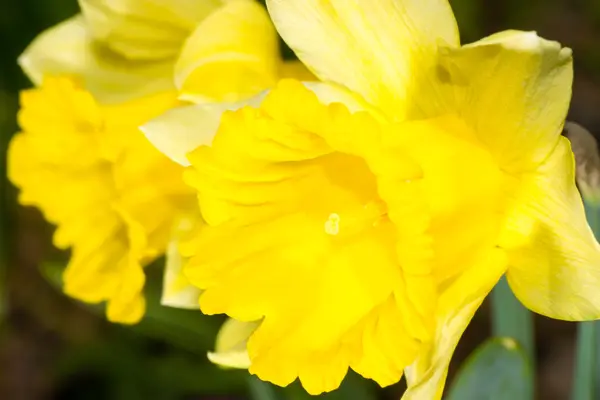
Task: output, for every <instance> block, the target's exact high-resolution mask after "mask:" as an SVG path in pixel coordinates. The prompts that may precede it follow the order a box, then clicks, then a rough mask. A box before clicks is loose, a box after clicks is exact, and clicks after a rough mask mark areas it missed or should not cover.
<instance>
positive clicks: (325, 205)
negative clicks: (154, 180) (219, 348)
mask: <svg viewBox="0 0 600 400" xmlns="http://www.w3.org/2000/svg"><path fill="white" fill-rule="evenodd" d="M267 5H268V7H269V11H270V13H271V16H272V18H273V20H274V22H275V25H276V27H277V29H278V30H279V32H280V34H281V35H282V36H283V38H284V40H285V41H286V42H287V43H288V44H289V45H290V47H291V48H292V49H293V50H294V51H295V52H296V54H297V55H298V57H299V58H300V60H301V61H303V62H304V63H305V64H306V65H307V66H308V67H309V68H310V69H311V70H312V71H313V72H314V73H315V75H316V76H317V77H318V78H320V79H321V80H322V81H323V82H322V83H311V84H306V83H305V84H302V83H300V82H298V81H294V80H283V81H281V82H280V83H279V85H278V86H277V87H276V88H275V89H273V90H272V91H271V92H269V93H268V94H266V95H261V96H259V97H256V98H254V99H253V100H252V101H251V102H249V103H248V105H246V106H244V107H242V108H241V109H239V110H237V111H229V112H226V113H224V114H223V115H222V118H221V120H220V126H219V128H218V130H217V131H216V135H215V132H214V131H211V130H210V129H208V128H207V127H210V126H212V127H214V126H216V123H215V122H214V121H218V116H215V111H218V110H215V109H214V108H210V107H204V108H196V109H195V110H192V111H191V112H190V110H188V111H187V112H185V111H182V112H181V113H180V114H179V115H176V114H170V115H166V116H164V117H162V118H161V119H159V120H157V121H155V122H153V123H151V124H149V125H148V126H147V127H146V128H145V130H146V132H148V135H149V137H152V138H154V139H153V140H154V142H155V144H156V145H157V147H159V148H160V149H161V150H162V151H163V152H165V153H166V154H167V155H169V156H171V157H172V158H174V159H176V160H178V161H180V162H182V163H184V164H191V166H190V167H189V168H188V170H187V175H186V176H187V182H188V183H189V184H190V185H191V186H193V187H194V188H196V190H197V191H198V198H199V202H200V206H201V211H202V214H203V217H204V219H205V220H206V222H207V224H208V227H207V228H206V229H203V230H201V232H200V233H199V234H198V236H197V237H196V238H195V240H193V241H191V242H190V243H188V244H187V245H185V246H183V247H182V252H183V253H184V256H186V257H188V256H189V257H191V259H190V261H189V263H188V264H187V266H186V267H185V273H186V275H187V277H188V278H189V279H190V280H191V282H192V283H194V284H195V285H197V286H198V287H199V288H201V289H203V290H204V292H203V294H202V296H201V298H200V306H201V309H202V310H203V311H204V312H205V313H208V314H218V313H224V314H227V315H229V316H231V317H233V318H235V319H237V320H239V321H254V322H256V321H259V322H260V324H259V325H258V327H257V328H256V329H255V330H254V331H253V332H252V333H251V334H250V335H249V336H250V337H249V339H248V342H247V352H248V361H249V369H250V372H251V373H254V374H256V375H258V376H259V377H260V378H261V379H264V380H267V381H271V382H273V383H275V384H278V385H288V384H290V383H291V382H292V381H294V380H295V379H296V378H299V379H300V381H301V382H302V384H303V386H304V387H305V388H306V390H307V391H308V392H310V393H313V394H317V393H321V392H324V391H330V390H333V389H335V388H337V387H338V386H339V384H340V382H341V381H342V379H343V377H344V376H345V374H346V372H347V370H348V368H352V369H353V370H355V371H356V372H358V373H360V374H361V375H363V376H365V377H367V378H371V379H374V380H375V381H377V382H378V383H379V384H381V385H383V386H385V385H390V384H393V383H395V382H397V381H398V380H399V379H400V378H401V376H402V373H403V371H405V372H406V378H407V382H408V390H407V392H406V394H405V399H428V400H429V399H436V398H440V397H441V394H442V390H443V386H444V380H445V377H446V373H447V368H448V364H449V361H450V358H451V356H452V353H453V351H454V348H455V346H456V344H457V342H458V340H459V338H460V336H461V334H462V332H463V331H464V329H465V328H466V326H467V324H468V323H469V321H470V319H471V317H472V316H473V314H474V312H475V311H476V309H477V308H478V307H479V305H480V304H481V302H482V300H483V298H484V297H485V296H486V295H487V293H488V292H489V291H490V290H491V289H492V287H493V286H494V284H495V283H496V282H497V281H498V279H499V277H500V276H502V275H503V274H504V273H506V274H507V276H508V280H509V282H510V285H511V287H512V289H513V291H514V292H515V294H516V295H517V297H518V298H519V299H520V300H521V301H522V302H523V304H525V305H526V306H527V307H529V308H530V309H532V310H534V311H536V312H538V313H541V314H544V315H547V316H550V317H553V318H559V319H566V320H585V319H595V318H598V317H600V296H599V294H598V293H599V292H598V287H599V286H600V251H599V247H598V244H597V243H596V241H595V239H594V237H593V235H592V233H591V231H590V229H589V227H588V225H587V223H586V220H585V216H584V211H583V207H582V202H581V199H580V196H579V194H578V192H577V190H576V187H575V183H574V162H573V154H572V152H571V148H570V145H569V142H568V140H567V139H566V138H564V137H561V135H560V133H561V129H562V125H563V123H564V118H565V115H566V113H567V109H568V106H569V101H570V96H571V83H572V59H571V50H569V49H567V48H561V46H560V45H559V44H558V43H556V42H552V41H547V40H545V39H542V38H540V37H538V36H537V35H536V34H535V33H534V32H520V31H506V32H501V33H498V34H494V35H492V36H489V37H487V38H485V39H482V40H480V41H478V42H475V43H472V44H468V45H462V46H461V44H460V42H459V35H458V29H457V26H456V22H455V19H454V16H453V14H452V11H451V8H450V6H449V4H448V2H447V1H446V0H377V1H373V0H330V1H320V0H268V1H267ZM207 121H208V122H210V124H208V125H207V124H206V122H207ZM172 132H177V133H178V134H177V135H171V136H170V137H169V135H170V134H171V133H172ZM161 135H162V138H163V140H159V138H160V137H161ZM177 138H179V139H182V138H185V140H177ZM191 143H193V144H194V146H191V145H190V144H191ZM202 143H203V144H204V145H202V146H199V147H197V146H196V145H198V144H202ZM186 146H187V147H186ZM194 147H196V148H194ZM186 154H187V156H186ZM228 336H231V332H228ZM230 341H231V342H236V341H234V340H230ZM236 346H237V345H236Z"/></svg>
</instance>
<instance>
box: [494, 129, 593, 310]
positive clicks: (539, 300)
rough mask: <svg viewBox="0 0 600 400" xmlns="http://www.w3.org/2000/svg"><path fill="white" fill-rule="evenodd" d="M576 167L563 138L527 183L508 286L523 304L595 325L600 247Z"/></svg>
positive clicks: (510, 241)
mask: <svg viewBox="0 0 600 400" xmlns="http://www.w3.org/2000/svg"><path fill="white" fill-rule="evenodd" d="M574 164H575V163H574V158H573V153H572V152H571V147H570V145H569V142H568V140H567V139H565V138H561V139H560V141H559V143H558V145H557V146H556V148H555V149H554V151H553V152H552V154H551V155H550V157H549V158H548V159H547V160H546V161H545V162H544V163H543V164H542V165H541V166H540V167H539V168H538V169H537V170H536V171H535V172H531V173H528V174H525V175H524V176H523V177H522V186H521V190H520V191H519V192H517V193H515V199H514V201H515V208H514V210H513V212H512V214H511V219H510V220H509V224H510V225H509V229H510V231H509V234H507V237H506V243H505V244H504V247H506V248H507V250H508V254H509V261H510V268H509V270H508V281H509V283H510V286H511V288H512V290H513V291H514V292H515V295H516V296H517V297H518V298H519V300H520V301H521V302H523V304H525V305H526V306H527V307H528V308H530V309H531V310H533V311H535V312H538V313H540V314H543V315H547V316H549V317H552V318H557V319H564V320H590V319H597V318H599V317H600V296H599V293H598V290H597V288H598V285H600V268H599V266H600V246H599V245H598V243H597V241H596V239H595V238H594V234H593V233H592V231H591V229H590V227H589V226H588V224H587V222H586V218H585V212H584V209H583V203H582V201H581V197H580V195H579V193H578V192H577V189H576V187H575V165H574Z"/></svg>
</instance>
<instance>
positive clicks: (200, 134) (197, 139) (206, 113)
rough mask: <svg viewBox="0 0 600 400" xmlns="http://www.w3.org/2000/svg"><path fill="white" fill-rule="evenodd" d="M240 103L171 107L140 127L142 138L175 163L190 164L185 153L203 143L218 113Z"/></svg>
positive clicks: (218, 118)
mask: <svg viewBox="0 0 600 400" xmlns="http://www.w3.org/2000/svg"><path fill="white" fill-rule="evenodd" d="M239 107H242V105H237V104H235V103H214V104H202V105H195V106H186V107H179V108H174V109H172V110H169V111H167V112H166V113H164V114H163V115H161V116H160V117H157V118H155V119H153V120H150V121H149V122H147V123H145V124H144V125H142V126H141V127H140V129H141V130H142V132H144V134H145V135H146V138H147V139H148V140H149V141H150V143H152V145H153V146H154V147H156V148H157V149H158V150H159V151H160V152H161V153H163V154H164V155H166V156H167V157H169V158H170V159H171V160H173V161H175V162H176V163H178V164H180V165H183V166H188V165H190V163H189V161H188V159H187V157H186V155H187V154H188V153H189V152H190V151H192V150H194V149H195V148H196V147H198V146H201V145H207V144H210V143H211V142H212V139H213V137H214V135H215V132H216V131H217V128H218V127H219V123H220V121H221V115H222V114H223V113H224V112H225V111H227V110H235V109H237V108H239Z"/></svg>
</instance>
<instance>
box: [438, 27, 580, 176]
mask: <svg viewBox="0 0 600 400" xmlns="http://www.w3.org/2000/svg"><path fill="white" fill-rule="evenodd" d="M440 62H441V67H443V68H445V70H442V71H443V73H442V72H440V74H441V75H444V74H446V88H447V89H448V90H449V95H450V96H451V97H452V98H453V102H454V107H455V108H456V109H457V111H458V113H459V114H460V115H461V116H462V117H463V118H464V119H465V120H466V121H467V122H468V123H469V124H470V125H471V126H472V127H473V128H474V129H475V130H476V131H477V132H478V133H479V138H480V140H481V141H482V142H483V143H484V144H485V145H486V146H487V147H488V148H489V149H490V151H492V153H493V154H494V155H495V157H496V158H497V160H498V162H499V163H500V165H501V166H502V168H503V169H504V170H506V171H509V172H513V171H523V170H531V169H532V168H535V166H536V165H537V164H539V163H540V162H542V161H543V160H545V159H546V157H548V154H549V153H550V152H551V151H552V149H553V148H554V147H555V146H556V143H557V140H558V137H559V135H560V132H561V129H562V125H563V122H564V119H565V117H566V114H567V110H568V108H569V102H570V99H571V84H572V80H573V65H572V58H571V50H570V49H568V48H561V46H560V44H559V43H557V42H551V41H548V40H544V39H542V38H540V37H538V36H537V35H536V34H535V32H520V31H506V32H500V33H497V34H494V35H492V36H489V37H487V38H485V39H482V40H480V41H478V42H475V43H472V44H469V45H467V46H464V47H462V48H460V49H447V50H446V51H445V53H444V55H443V56H442V57H441V61H440Z"/></svg>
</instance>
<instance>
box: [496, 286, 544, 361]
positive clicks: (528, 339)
mask: <svg viewBox="0 0 600 400" xmlns="http://www.w3.org/2000/svg"><path fill="white" fill-rule="evenodd" d="M492 331H493V334H494V336H497V337H510V338H512V339H514V340H516V341H517V342H518V343H519V345H520V346H521V348H522V349H523V351H524V352H525V354H526V355H527V356H528V358H529V360H530V362H531V365H532V367H534V369H535V337H534V328H533V314H532V313H531V312H530V311H529V310H527V309H526V308H525V307H524V306H523V305H522V304H521V303H520V302H519V300H517V298H516V297H515V295H514V294H513V293H512V291H511V289H510V287H509V286H508V282H507V281H506V277H502V279H500V281H499V282H498V284H497V285H496V287H495V288H494V290H493V291H492Z"/></svg>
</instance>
